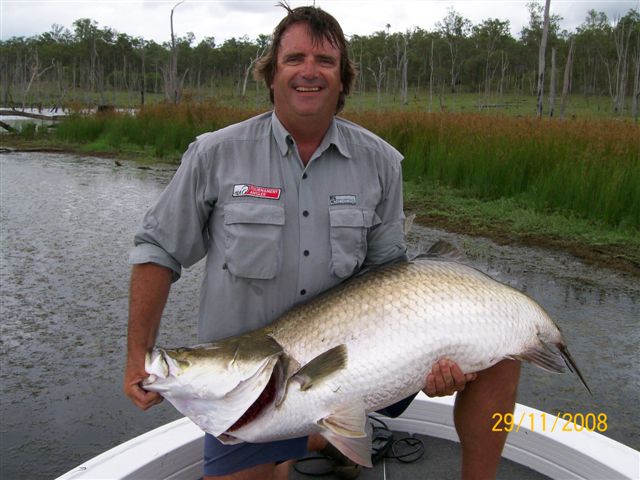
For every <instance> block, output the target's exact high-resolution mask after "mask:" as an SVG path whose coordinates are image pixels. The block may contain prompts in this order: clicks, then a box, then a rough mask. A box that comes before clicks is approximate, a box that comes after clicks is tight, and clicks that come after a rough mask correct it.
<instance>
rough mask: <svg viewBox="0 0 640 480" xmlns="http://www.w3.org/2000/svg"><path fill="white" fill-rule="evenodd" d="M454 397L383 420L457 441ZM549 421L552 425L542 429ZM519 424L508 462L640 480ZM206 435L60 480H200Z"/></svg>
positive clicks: (613, 452)
mask: <svg viewBox="0 0 640 480" xmlns="http://www.w3.org/2000/svg"><path fill="white" fill-rule="evenodd" d="M454 398H455V397H454V396H450V397H441V398H429V397H427V396H426V395H424V394H422V393H420V394H419V395H418V397H416V399H415V400H414V401H413V402H412V403H411V405H410V406H409V408H408V409H407V410H406V411H405V413H404V414H403V415H402V416H400V417H398V418H395V419H390V418H386V417H385V418H384V422H385V423H386V424H387V425H388V426H389V428H391V429H392V430H396V431H402V432H410V433H414V434H421V435H428V436H432V437H438V438H443V439H446V440H451V441H456V442H457V441H458V436H457V433H456V431H455V427H454V424H453V412H452V411H453V402H454ZM543 414H544V415H546V420H547V421H546V423H545V425H543V424H542V421H543V420H542V418H543ZM514 418H515V419H516V424H517V423H520V422H519V421H518V420H519V419H520V418H523V419H526V421H523V422H521V423H520V426H519V427H518V428H517V429H516V428H515V427H514V429H513V431H511V433H510V434H509V437H508V439H507V443H506V445H505V448H504V451H503V454H502V456H503V457H504V458H507V459H509V460H512V461H514V462H516V463H519V464H521V465H524V466H526V467H528V468H531V469H532V470H535V471H537V472H539V473H541V474H543V475H547V476H549V477H551V478H562V479H576V480H578V479H586V480H591V479H593V480H596V479H602V478H608V479H634V480H635V479H638V478H640V452H638V451H637V450H634V449H632V448H630V447H628V446H626V445H624V444H622V443H620V442H617V441H615V440H613V439H611V438H609V437H606V436H604V435H602V434H600V433H597V432H595V431H588V430H586V429H583V430H581V431H577V430H576V429H570V430H571V431H566V429H565V430H563V429H562V426H563V425H564V423H566V420H563V419H561V420H560V422H562V423H560V422H558V423H559V424H557V425H556V426H555V427H554V428H553V429H552V428H551V423H550V422H552V421H553V419H554V418H555V416H553V415H552V414H549V413H546V412H542V411H540V410H536V409H535V408H531V407H528V406H525V405H521V404H516V409H515V411H514ZM203 439H204V435H203V433H202V430H200V429H199V428H198V427H197V426H196V425H195V424H193V423H192V422H191V421H190V420H189V419H187V418H181V419H179V420H176V421H174V422H171V423H168V424H166V425H163V426H161V427H158V428H156V429H154V430H151V431H149V432H147V433H144V434H142V435H140V436H138V437H135V438H133V439H131V440H129V441H127V442H124V443H122V444H120V445H118V446H116V447H114V448H112V449H110V450H108V451H106V452H104V453H102V454H100V455H98V456H96V457H94V458H92V459H90V460H88V461H86V462H84V463H83V464H81V465H80V466H78V467H76V468H74V469H72V470H70V471H69V472H67V473H65V474H64V475H62V476H60V477H58V480H72V479H73V480H80V479H89V478H91V479H96V480H97V479H122V480H124V479H134V478H155V479H166V480H178V479H181V480H182V479H199V478H201V477H202V451H203V450H202V449H203V441H204V440H203Z"/></svg>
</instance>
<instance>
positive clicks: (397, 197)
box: [364, 149, 407, 266]
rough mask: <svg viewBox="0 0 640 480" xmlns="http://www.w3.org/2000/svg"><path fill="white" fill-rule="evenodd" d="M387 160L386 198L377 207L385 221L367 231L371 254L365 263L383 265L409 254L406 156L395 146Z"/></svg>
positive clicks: (377, 213) (368, 246)
mask: <svg viewBox="0 0 640 480" xmlns="http://www.w3.org/2000/svg"><path fill="white" fill-rule="evenodd" d="M391 153H392V155H391V156H390V158H386V159H385V166H386V168H385V169H384V170H383V175H382V178H381V181H382V184H383V192H384V197H383V199H382V201H381V202H380V204H378V206H377V207H376V215H377V216H378V217H379V218H380V220H381V222H380V223H379V224H378V225H375V226H374V227H373V228H371V229H370V230H369V232H368V234H367V257H366V258H365V261H364V265H365V266H370V265H380V264H383V263H386V262H389V261H391V260H395V259H397V258H399V257H404V256H406V252H407V248H406V244H405V239H404V213H403V201H402V168H401V161H402V155H400V153H399V152H397V151H396V150H395V149H391Z"/></svg>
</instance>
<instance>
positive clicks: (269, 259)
mask: <svg viewBox="0 0 640 480" xmlns="http://www.w3.org/2000/svg"><path fill="white" fill-rule="evenodd" d="M283 225H284V207H283V206H280V205H263V204H259V203H230V204H227V205H225V206H224V229H225V262H226V264H227V268H228V269H229V272H230V273H232V274H233V275H235V276H237V277H244V278H254V279H269V278H273V277H275V276H276V274H277V273H278V271H279V269H280V265H281V264H282V227H283Z"/></svg>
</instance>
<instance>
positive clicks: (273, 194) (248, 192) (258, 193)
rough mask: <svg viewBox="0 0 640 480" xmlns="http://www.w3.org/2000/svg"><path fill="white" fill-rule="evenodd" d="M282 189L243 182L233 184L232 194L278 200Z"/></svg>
mask: <svg viewBox="0 0 640 480" xmlns="http://www.w3.org/2000/svg"><path fill="white" fill-rule="evenodd" d="M281 191H282V189H281V188H275V187H260V186H258V185H251V184H250V183H241V184H238V185H234V186H233V194H232V196H234V197H257V198H269V199H271V200H278V199H279V198H280V192H281Z"/></svg>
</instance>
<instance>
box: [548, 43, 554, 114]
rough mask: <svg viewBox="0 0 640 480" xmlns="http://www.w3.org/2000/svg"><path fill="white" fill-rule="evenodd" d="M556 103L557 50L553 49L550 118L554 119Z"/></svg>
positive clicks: (550, 81)
mask: <svg viewBox="0 0 640 480" xmlns="http://www.w3.org/2000/svg"><path fill="white" fill-rule="evenodd" d="M555 103H556V48H555V47H553V48H552V49H551V78H550V79H549V116H550V117H553V110H554V108H555Z"/></svg>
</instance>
